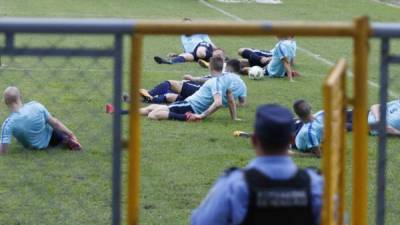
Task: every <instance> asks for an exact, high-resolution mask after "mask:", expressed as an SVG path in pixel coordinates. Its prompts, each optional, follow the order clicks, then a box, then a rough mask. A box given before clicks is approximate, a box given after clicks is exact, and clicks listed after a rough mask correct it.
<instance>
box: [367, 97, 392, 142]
mask: <svg viewBox="0 0 400 225" xmlns="http://www.w3.org/2000/svg"><path fill="white" fill-rule="evenodd" d="M378 119H379V118H375V116H374V115H373V114H372V111H370V112H369V113H368V124H369V125H371V124H374V123H376V121H377V120H378ZM386 121H387V125H389V126H391V127H393V128H395V129H397V130H400V100H394V101H391V102H388V103H387V104H386ZM370 133H371V134H372V135H377V134H378V131H376V130H373V131H371V132H370Z"/></svg>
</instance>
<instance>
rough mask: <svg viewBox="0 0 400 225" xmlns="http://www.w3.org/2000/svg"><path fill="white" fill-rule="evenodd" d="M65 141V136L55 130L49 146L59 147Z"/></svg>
mask: <svg viewBox="0 0 400 225" xmlns="http://www.w3.org/2000/svg"><path fill="white" fill-rule="evenodd" d="M63 141H64V135H63V134H62V133H61V132H59V131H56V130H53V133H51V138H50V141H49V146H51V147H53V146H57V145H59V144H61V143H62V142H63Z"/></svg>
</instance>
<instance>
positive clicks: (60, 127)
mask: <svg viewBox="0 0 400 225" xmlns="http://www.w3.org/2000/svg"><path fill="white" fill-rule="evenodd" d="M47 122H48V123H49V124H50V126H51V127H53V128H54V129H55V130H57V131H59V132H61V133H63V134H65V135H67V136H68V137H70V138H73V139H76V137H75V135H74V133H73V132H72V131H71V130H69V129H68V127H67V126H65V125H64V124H63V123H62V122H61V121H60V120H58V119H57V118H55V117H53V116H51V115H49V116H48V117H47Z"/></svg>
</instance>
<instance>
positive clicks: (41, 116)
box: [0, 86, 82, 154]
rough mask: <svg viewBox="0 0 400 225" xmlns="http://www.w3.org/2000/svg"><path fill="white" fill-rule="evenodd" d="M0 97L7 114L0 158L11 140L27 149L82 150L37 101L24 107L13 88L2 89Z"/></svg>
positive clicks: (65, 129) (2, 130)
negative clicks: (61, 148) (2, 99)
mask: <svg viewBox="0 0 400 225" xmlns="http://www.w3.org/2000/svg"><path fill="white" fill-rule="evenodd" d="M3 96H4V103H5V104H6V106H7V107H8V109H9V111H10V114H9V116H8V117H7V118H6V119H5V120H4V122H3V125H2V128H1V137H0V138H1V139H0V154H4V153H6V152H7V150H8V147H9V145H10V144H11V137H12V136H14V137H15V138H16V139H17V140H18V142H20V143H21V144H22V145H23V146H24V147H25V148H29V149H45V148H47V147H49V146H57V145H61V144H63V145H65V146H67V147H68V148H69V149H70V150H81V148H82V146H81V144H80V143H79V141H78V139H77V138H76V137H75V135H74V133H72V131H70V130H69V129H68V128H67V127H66V126H65V125H64V124H63V123H62V122H61V121H59V120H58V119H57V118H55V117H53V116H52V115H51V114H50V113H49V111H47V109H46V108H45V107H44V106H43V105H42V104H40V103H38V102H36V101H31V102H28V103H26V104H23V102H22V98H21V94H20V91H19V90H18V88H16V87H12V86H10V87H7V88H6V89H5V91H4V95H3Z"/></svg>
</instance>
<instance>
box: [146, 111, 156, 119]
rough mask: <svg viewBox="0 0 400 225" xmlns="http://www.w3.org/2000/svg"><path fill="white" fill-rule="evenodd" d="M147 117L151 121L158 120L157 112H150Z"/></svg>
mask: <svg viewBox="0 0 400 225" xmlns="http://www.w3.org/2000/svg"><path fill="white" fill-rule="evenodd" d="M147 117H148V118H149V119H152V120H158V115H157V112H151V113H149V114H148V115H147Z"/></svg>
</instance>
